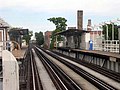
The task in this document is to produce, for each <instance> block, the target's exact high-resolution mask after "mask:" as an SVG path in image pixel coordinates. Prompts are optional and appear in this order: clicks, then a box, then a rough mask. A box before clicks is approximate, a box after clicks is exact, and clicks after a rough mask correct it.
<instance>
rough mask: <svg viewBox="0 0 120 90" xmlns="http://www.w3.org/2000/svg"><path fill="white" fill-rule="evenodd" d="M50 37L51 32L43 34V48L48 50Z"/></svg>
mask: <svg viewBox="0 0 120 90" xmlns="http://www.w3.org/2000/svg"><path fill="white" fill-rule="evenodd" d="M51 35H52V31H46V32H45V43H44V46H45V48H47V49H49V48H50V41H51V39H50V38H51Z"/></svg>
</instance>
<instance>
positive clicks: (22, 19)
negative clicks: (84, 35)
mask: <svg viewBox="0 0 120 90" xmlns="http://www.w3.org/2000/svg"><path fill="white" fill-rule="evenodd" d="M119 9H120V0H0V17H1V18H3V19H4V20H5V21H6V22H8V23H9V24H10V25H11V26H13V27H23V28H28V29H29V30H33V31H34V32H39V31H42V32H45V31H52V30H54V29H55V26H54V24H53V23H52V22H49V21H48V20H47V19H48V18H51V17H65V18H66V19H67V24H68V26H77V20H76V17H77V10H83V15H84V19H83V22H84V23H83V26H84V28H86V26H87V20H88V19H91V20H92V25H94V24H99V23H102V22H106V21H110V20H116V19H117V18H119V17H120V11H119Z"/></svg>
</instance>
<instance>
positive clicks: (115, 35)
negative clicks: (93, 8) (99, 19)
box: [102, 24, 118, 40]
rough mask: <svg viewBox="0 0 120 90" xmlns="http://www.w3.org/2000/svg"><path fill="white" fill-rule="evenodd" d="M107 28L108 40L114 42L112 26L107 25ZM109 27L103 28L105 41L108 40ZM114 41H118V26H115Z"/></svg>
mask: <svg viewBox="0 0 120 90" xmlns="http://www.w3.org/2000/svg"><path fill="white" fill-rule="evenodd" d="M107 26H108V40H112V24H107ZM107 26H106V25H103V26H102V28H103V35H104V38H105V40H106V39H107V38H106V35H107ZM114 40H118V28H117V25H115V24H114Z"/></svg>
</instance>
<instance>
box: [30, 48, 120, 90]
mask: <svg viewBox="0 0 120 90" xmlns="http://www.w3.org/2000/svg"><path fill="white" fill-rule="evenodd" d="M34 50H35V53H36V54H37V56H38V57H39V60H40V61H41V62H42V63H43V65H44V67H45V69H46V70H47V72H48V74H49V76H50V78H51V79H52V81H53V83H54V85H55V86H56V89H57V90H85V88H83V86H81V85H82V84H79V83H78V81H76V80H75V79H74V78H72V77H71V76H69V75H68V74H67V73H66V72H65V70H63V69H66V68H62V69H61V67H60V66H59V65H58V64H57V63H56V62H54V61H52V60H51V59H52V58H55V60H57V61H59V62H60V63H62V64H64V65H65V66H66V67H68V68H70V69H71V70H73V71H74V72H75V73H77V74H78V75H79V76H81V77H82V78H84V79H85V80H87V81H88V82H89V83H91V84H92V85H93V86H94V87H95V89H94V90H98V89H101V90H117V89H120V88H119V86H118V87H115V86H112V85H110V84H109V83H106V82H105V81H102V80H100V79H99V78H97V77H95V76H93V75H91V74H90V73H88V72H86V71H85V70H83V69H81V68H80V67H78V66H77V65H75V64H72V63H70V62H68V61H66V60H64V58H67V59H69V60H70V59H72V60H73V61H74V62H75V63H78V64H79V65H80V64H82V63H81V62H80V63H79V62H78V60H75V59H73V58H69V57H67V56H64V55H62V54H59V53H56V52H55V53H56V54H54V53H52V52H50V51H47V50H44V49H41V48H38V47H36V46H35V47H34ZM32 53H33V52H30V54H31V66H32V68H31V71H32V82H33V83H32V88H33V89H30V90H44V89H43V88H42V83H41V81H40V80H41V79H40V78H41V77H40V75H39V72H38V68H37V66H36V62H35V58H34V55H33V54H32ZM57 54H58V55H57ZM49 55H50V56H49ZM51 57H52V58H51ZM61 57H63V58H61ZM82 65H84V66H87V63H83V64H82ZM89 68H91V69H92V67H89ZM98 70H99V71H100V72H103V73H105V72H106V71H104V70H103V71H102V70H101V69H100V68H98ZM109 73H111V72H109ZM109 73H108V72H107V73H106V74H109ZM109 75H110V74H109ZM116 75H118V74H116V73H111V76H112V77H113V78H111V77H109V78H111V79H115V81H116V82H118V83H119V80H117V79H119V75H118V76H117V77H114V76H116ZM106 76H107V75H106ZM79 82H80V81H79ZM81 82H82V81H81ZM92 85H91V87H92ZM118 85H120V84H118ZM88 88H89V87H88ZM88 90H90V89H88ZM91 90H92V89H91Z"/></svg>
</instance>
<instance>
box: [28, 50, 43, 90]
mask: <svg viewBox="0 0 120 90" xmlns="http://www.w3.org/2000/svg"><path fill="white" fill-rule="evenodd" d="M27 56H28V58H27V59H28V72H27V73H28V76H27V86H26V90H43V87H42V84H41V80H40V77H39V74H38V69H37V66H36V63H35V61H34V56H33V53H32V51H31V50H29V51H28V55H27Z"/></svg>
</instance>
